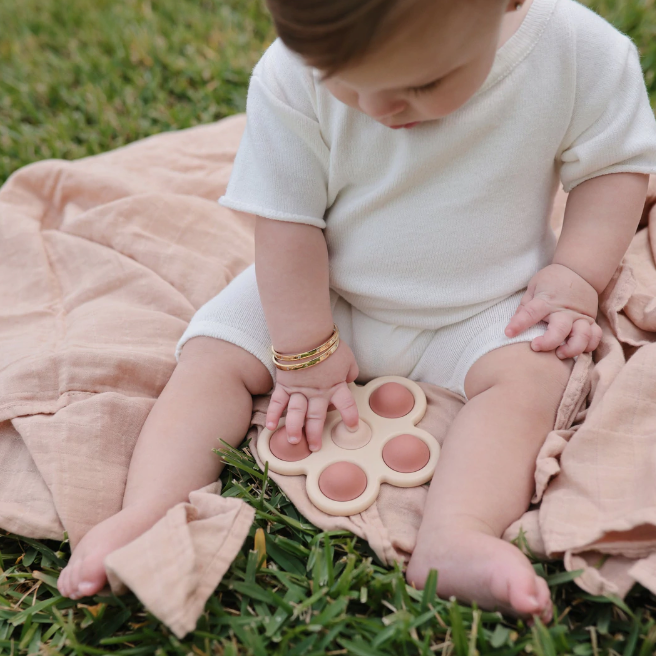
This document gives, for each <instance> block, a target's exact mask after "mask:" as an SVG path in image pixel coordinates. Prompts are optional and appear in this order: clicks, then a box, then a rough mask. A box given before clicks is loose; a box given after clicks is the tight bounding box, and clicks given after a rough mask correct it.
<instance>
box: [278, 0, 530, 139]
mask: <svg viewBox="0 0 656 656" xmlns="http://www.w3.org/2000/svg"><path fill="white" fill-rule="evenodd" d="M522 2H523V0H521V1H520V0H510V1H509V0H268V5H269V9H270V10H271V13H272V15H273V19H274V22H275V25H276V28H277V30H278V34H279V35H280V37H281V39H282V41H283V42H284V43H285V44H286V45H287V47H288V48H290V49H291V50H293V51H294V52H296V53H298V54H299V55H301V56H302V57H303V59H304V60H305V61H306V62H307V63H308V64H309V65H311V66H314V67H315V68H317V69H318V70H319V71H321V72H322V73H323V75H324V84H325V86H326V87H327V88H328V90H329V91H330V92H331V93H332V94H333V95H334V96H335V97H336V98H337V99H338V100H341V101H342V102H344V103H346V104H347V105H349V106H351V107H354V108H355V109H358V110H360V111H361V112H363V113H365V114H368V115H369V116H371V117H372V118H374V119H376V120H377V121H379V122H380V123H382V124H383V125H387V126H389V127H404V126H408V124H413V123H415V122H421V121H430V120H434V119H437V118H441V117H443V116H446V115H447V114H450V113H451V112H454V111H455V110H457V109H458V108H459V107H461V106H462V105H464V104H465V103H466V102H467V100H469V99H470V98H471V97H472V96H473V95H474V94H475V93H476V91H477V90H478V89H479V88H480V87H481V85H482V84H483V82H484V81H485V79H486V77H487V75H488V73H489V72H490V69H491V67H492V63H493V61H494V55H495V52H496V49H497V46H498V43H499V38H500V34H501V26H502V19H503V17H504V15H505V13H506V12H508V11H513V10H515V9H516V8H518V7H520V6H521V4H522Z"/></svg>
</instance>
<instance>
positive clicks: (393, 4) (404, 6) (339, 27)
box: [267, 0, 435, 77]
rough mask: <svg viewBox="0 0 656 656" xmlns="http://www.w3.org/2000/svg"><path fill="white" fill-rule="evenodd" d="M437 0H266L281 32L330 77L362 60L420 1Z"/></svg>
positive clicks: (282, 37) (291, 47)
mask: <svg viewBox="0 0 656 656" xmlns="http://www.w3.org/2000/svg"><path fill="white" fill-rule="evenodd" d="M434 1H435V0H267V5H268V7H269V11H270V12H271V14H272V16H273V22H274V24H275V26H276V30H277V32H278V35H279V36H280V38H281V39H282V41H283V43H284V44H285V45H286V46H287V47H288V48H289V49H290V50H293V51H294V52H296V53H298V54H299V55H301V56H302V57H303V58H304V59H305V61H306V62H307V63H308V64H310V65H311V66H314V67H315V68H318V69H319V70H321V71H323V73H324V75H325V77H330V76H331V75H333V74H335V73H336V72H338V71H339V70H341V69H343V68H345V67H346V66H347V65H348V64H351V63H354V62H356V61H358V60H361V59H362V58H363V57H364V55H366V54H367V53H368V52H370V51H371V50H373V49H374V48H375V47H376V46H377V45H378V44H379V43H380V42H381V41H383V40H384V39H385V37H387V36H389V35H390V33H391V32H392V31H395V30H396V29H398V27H399V23H400V22H402V21H403V19H404V18H406V17H407V16H408V15H409V14H410V13H412V12H411V10H412V9H414V8H415V7H416V5H417V4H420V3H421V4H428V3H429V2H431V3H432V2H434Z"/></svg>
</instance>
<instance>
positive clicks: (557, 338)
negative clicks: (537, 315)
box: [531, 312, 573, 351]
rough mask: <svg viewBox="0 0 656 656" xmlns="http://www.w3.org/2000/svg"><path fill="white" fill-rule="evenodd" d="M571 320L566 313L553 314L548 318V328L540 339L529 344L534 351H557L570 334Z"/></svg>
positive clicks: (537, 338)
mask: <svg viewBox="0 0 656 656" xmlns="http://www.w3.org/2000/svg"><path fill="white" fill-rule="evenodd" d="M572 323H573V319H572V316H571V315H570V314H568V313H567V312H554V313H553V314H552V315H551V316H550V317H549V327H548V328H547V332H546V333H545V334H544V335H542V337H536V338H535V339H534V340H533V341H532V342H531V348H532V349H533V350H534V351H553V350H555V349H557V348H558V347H559V346H560V345H561V344H562V343H563V342H564V341H565V340H566V339H567V337H568V336H569V334H570V333H571V332H572Z"/></svg>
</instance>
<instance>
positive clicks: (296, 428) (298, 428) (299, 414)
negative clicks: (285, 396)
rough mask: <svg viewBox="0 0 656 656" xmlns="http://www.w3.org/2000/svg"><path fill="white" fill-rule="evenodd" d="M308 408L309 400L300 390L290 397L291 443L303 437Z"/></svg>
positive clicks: (288, 414)
mask: <svg viewBox="0 0 656 656" xmlns="http://www.w3.org/2000/svg"><path fill="white" fill-rule="evenodd" d="M307 409H308V400H307V399H306V398H305V396H304V395H303V394H301V393H300V392H294V393H293V394H292V395H291V396H290V397H289V405H288V406H287V418H286V419H285V427H286V428H287V439H288V440H289V442H290V443H291V444H298V443H299V442H300V441H301V440H302V439H303V424H304V423H305V415H306V413H307Z"/></svg>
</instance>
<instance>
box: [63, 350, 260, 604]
mask: <svg viewBox="0 0 656 656" xmlns="http://www.w3.org/2000/svg"><path fill="white" fill-rule="evenodd" d="M271 386H272V381H271V374H270V373H269V372H268V371H267V369H266V367H265V366H264V365H263V364H262V363H261V362H260V361H259V360H258V359H257V358H256V357H255V356H253V355H251V354H250V353H248V352H247V351H245V350H243V349H242V348H240V347H238V346H235V345H234V344H230V343H228V342H225V341H222V340H218V339H214V338H212V337H196V338H194V339H191V340H189V342H187V344H186V345H185V346H184V348H183V350H182V353H181V355H180V360H179V363H178V365H177V367H176V368H175V370H174V372H173V374H172V376H171V379H170V380H169V382H168V383H167V385H166V387H165V388H164V390H163V391H162V393H161V395H160V397H159V399H158V400H157V401H156V403H155V405H154V406H153V408H152V410H151V412H150V414H149V415H148V418H147V419H146V422H145V423H144V425H143V428H142V429H141V433H140V435H139V439H138V441H137V444H136V446H135V449H134V453H133V455H132V461H131V462H130V470H129V472H128V480H127V486H126V490H125V496H124V500H123V510H121V512H119V513H118V514H116V515H114V516H113V517H110V518H109V519H106V520H105V521H104V522H101V523H100V524H98V525H97V526H95V527H94V528H92V529H91V530H90V531H89V532H88V533H87V534H86V535H85V536H84V538H83V539H82V540H81V541H80V543H79V544H78V545H77V547H76V548H75V550H74V552H73V555H72V557H71V560H70V562H69V564H68V566H67V567H66V569H64V571H63V572H62V574H61V576H60V578H59V584H58V585H59V590H60V592H61V593H62V594H63V595H65V596H68V597H72V598H73V599H77V598H80V597H83V596H88V595H91V594H95V593H96V592H97V591H98V590H100V589H101V588H102V587H103V586H104V585H105V583H106V581H107V579H106V576H105V568H104V565H103V561H104V559H105V556H107V555H108V554H109V553H111V552H112V551H115V550H116V549H118V548H120V547H122V546H124V545H125V544H127V543H128V542H131V541H132V540H134V539H135V538H136V537H138V536H139V535H141V534H142V533H144V532H145V531H146V530H148V529H149V528H150V527H151V526H152V525H153V524H155V522H157V521H158V520H159V519H160V518H161V517H162V516H163V515H164V514H165V513H166V511H167V510H168V509H169V508H171V507H173V506H174V505H175V504H177V503H180V502H182V501H187V500H188V498H189V493H190V492H193V491H194V490H197V489H198V488H201V487H203V486H204V485H207V484H209V483H212V482H213V481H215V480H216V479H217V477H218V475H219V473H220V471H221V467H222V465H221V462H220V459H219V457H218V456H217V455H216V454H214V453H213V452H212V449H215V448H220V447H221V442H220V441H219V440H220V439H223V440H225V441H226V442H228V443H229V444H231V445H232V446H238V445H239V443H240V442H241V441H242V439H243V438H244V436H245V435H246V432H247V431H248V427H249V424H250V420H251V413H252V405H253V404H252V398H251V395H252V394H265V393H266V392H268V391H269V390H270V389H271Z"/></svg>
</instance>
